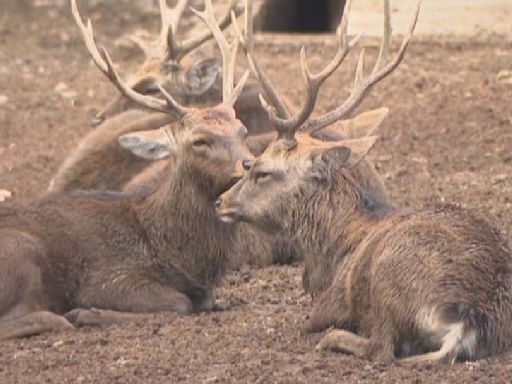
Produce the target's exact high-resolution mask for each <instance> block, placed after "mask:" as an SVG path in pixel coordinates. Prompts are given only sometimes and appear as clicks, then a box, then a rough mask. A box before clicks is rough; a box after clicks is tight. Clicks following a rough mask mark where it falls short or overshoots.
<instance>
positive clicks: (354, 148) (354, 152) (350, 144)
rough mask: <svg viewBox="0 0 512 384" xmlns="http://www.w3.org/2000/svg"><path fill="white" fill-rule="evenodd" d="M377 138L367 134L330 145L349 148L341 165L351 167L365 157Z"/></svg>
mask: <svg viewBox="0 0 512 384" xmlns="http://www.w3.org/2000/svg"><path fill="white" fill-rule="evenodd" d="M378 139H379V137H378V136H367V137H362V138H360V139H348V140H342V141H339V142H337V143H332V145H333V147H335V148H336V147H341V148H347V149H349V150H350V156H349V157H348V158H347V159H346V160H345V163H344V164H343V166H345V167H353V166H355V165H356V164H357V163H359V162H360V161H361V160H362V159H364V158H365V156H366V155H367V154H368V152H369V151H370V149H372V148H373V146H374V145H375V143H376V142H377V140H378Z"/></svg>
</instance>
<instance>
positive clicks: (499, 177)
mask: <svg viewBox="0 0 512 384" xmlns="http://www.w3.org/2000/svg"><path fill="white" fill-rule="evenodd" d="M509 177H510V176H509V175H505V174H501V175H496V176H493V177H492V179H491V182H492V184H494V185H496V184H500V183H502V182H504V181H506V180H507V179H508V178H509Z"/></svg>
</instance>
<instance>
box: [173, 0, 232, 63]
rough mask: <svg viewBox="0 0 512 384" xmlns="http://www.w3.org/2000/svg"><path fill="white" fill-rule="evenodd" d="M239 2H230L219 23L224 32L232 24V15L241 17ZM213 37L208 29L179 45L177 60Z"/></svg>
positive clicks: (176, 53)
mask: <svg viewBox="0 0 512 384" xmlns="http://www.w3.org/2000/svg"><path fill="white" fill-rule="evenodd" d="M237 4H238V0H230V2H229V5H228V9H227V11H226V12H225V13H224V15H223V16H222V19H221V21H220V22H219V23H218V26H219V29H220V30H221V31H223V30H224V29H226V28H227V27H228V26H229V25H230V24H231V13H232V12H235V15H237V16H238V15H240V13H241V8H238V7H237ZM212 37H213V34H212V31H211V30H210V29H209V28H207V29H205V30H204V31H203V32H201V33H199V34H197V35H195V36H193V37H190V38H189V39H187V40H185V41H183V42H181V43H178V44H177V46H176V47H175V54H174V56H175V60H179V59H181V58H182V57H184V56H185V55H186V54H187V53H189V52H190V51H192V50H194V49H195V48H197V47H199V46H200V45H201V44H203V43H205V42H206V41H208V40H210V39H211V38H212Z"/></svg>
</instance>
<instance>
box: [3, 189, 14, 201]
mask: <svg viewBox="0 0 512 384" xmlns="http://www.w3.org/2000/svg"><path fill="white" fill-rule="evenodd" d="M11 197H12V192H11V191H8V190H7V189H0V202H1V201H5V200H7V199H9V198H11Z"/></svg>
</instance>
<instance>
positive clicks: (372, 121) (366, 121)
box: [334, 108, 389, 139]
mask: <svg viewBox="0 0 512 384" xmlns="http://www.w3.org/2000/svg"><path fill="white" fill-rule="evenodd" d="M388 113H389V109H388V108H379V109H374V110H372V111H367V112H363V113H360V114H359V115H357V116H356V117H354V118H353V119H350V120H344V121H341V122H340V123H339V125H338V127H335V128H334V129H337V130H338V131H340V132H341V133H342V134H343V136H344V137H345V138H346V139H358V138H362V137H367V136H371V135H373V134H374V133H375V131H376V130H377V129H378V128H379V127H380V125H381V124H382V122H383V121H384V118H385V117H386V116H387V114H388Z"/></svg>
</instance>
